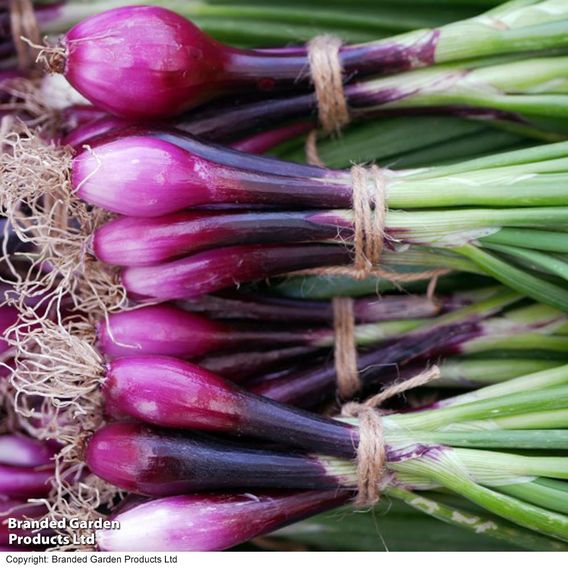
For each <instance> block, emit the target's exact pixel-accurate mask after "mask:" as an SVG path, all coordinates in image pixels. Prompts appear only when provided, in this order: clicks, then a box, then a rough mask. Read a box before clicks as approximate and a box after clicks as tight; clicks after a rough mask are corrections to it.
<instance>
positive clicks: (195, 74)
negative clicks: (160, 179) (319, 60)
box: [51, 6, 566, 119]
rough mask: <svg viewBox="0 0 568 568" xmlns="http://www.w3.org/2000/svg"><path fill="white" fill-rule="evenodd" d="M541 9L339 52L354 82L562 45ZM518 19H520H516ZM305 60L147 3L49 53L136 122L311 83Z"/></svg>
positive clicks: (87, 28)
mask: <svg viewBox="0 0 568 568" xmlns="http://www.w3.org/2000/svg"><path fill="white" fill-rule="evenodd" d="M529 15H530V12H529ZM539 16H540V21H539V22H538V23H539V24H541V25H540V26H525V27H527V28H530V29H529V30H526V29H525V27H523V25H522V22H523V21H524V20H526V19H527V14H526V13H525V12H524V11H523V6H521V7H520V8H519V9H517V10H516V6H513V7H512V8H511V9H509V10H502V11H501V12H500V13H499V14H498V15H497V14H493V13H490V14H488V15H487V16H486V17H485V18H483V16H482V17H480V18H477V19H476V18H474V19H472V20H466V21H464V22H456V23H455V24H450V25H448V26H444V27H441V28H438V29H422V30H417V31H415V32H411V33H409V34H405V35H402V36H398V37H395V38H392V39H387V40H384V41H377V42H371V43H367V44H360V45H352V46H343V47H341V49H340V50H339V59H340V62H341V65H342V67H343V70H344V72H345V76H346V77H348V78H349V79H351V80H352V79H353V77H355V76H360V75H362V74H369V73H384V72H394V71H400V70H405V69H412V68H417V67H424V66H428V65H432V64H434V63H443V62H450V61H455V60H460V59H462V60H463V59H470V58H475V57H484V56H491V55H497V54H501V53H516V52H523V51H524V52H526V51H530V50H531V49H533V50H544V49H547V48H559V47H562V46H563V45H565V44H566V40H565V34H564V33H563V32H564V30H563V28H562V27H560V29H555V26H554V24H562V23H563V20H562V17H563V16H564V12H563V11H562V10H555V11H552V13H551V14H548V13H545V15H543V14H539ZM487 20H489V21H490V22H491V23H490V24H488V23H487ZM517 20H520V21H521V24H520V25H519V24H517V25H514V24H516V21H517ZM511 22H514V24H513V25H512V24H511ZM546 24H549V26H548V27H547V25H546ZM532 27H536V30H533V29H532ZM472 30H473V31H472ZM467 32H469V35H468V40H467V41H465V42H464V41H463V36H464V33H467ZM308 63H309V58H308V54H307V50H306V48H304V47H292V48H283V49H266V50H258V49H257V50H242V49H234V48H230V47H228V46H224V45H222V44H220V43H218V42H216V41H214V40H212V39H211V38H209V37H208V36H207V35H205V34H204V33H203V32H201V31H200V30H199V29H198V28H197V27H195V26H194V25H193V24H192V23H191V22H189V21H188V20H186V19H185V18H183V17H182V16H179V15H177V14H175V13H174V12H170V11H169V10H166V9H163V8H159V7H145V6H129V7H125V8H117V9H114V10H109V11H107V12H104V13H101V14H98V15H95V16H92V17H90V18H87V19H85V20H84V21H83V22H81V23H79V24H77V25H76V26H75V27H73V28H72V29H71V30H70V31H69V32H68V33H67V34H66V35H65V36H64V37H63V38H62V40H61V42H60V46H59V48H55V49H54V50H53V51H52V57H51V68H52V69H53V70H56V71H59V72H63V73H64V74H65V76H66V77H67V79H68V80H69V82H70V83H71V84H72V85H73V86H74V87H75V88H76V89H77V90H78V91H79V92H81V93H82V94H83V95H85V96H86V97H87V98H88V99H89V100H91V101H92V102H93V103H95V104H96V105H97V106H100V107H101V108H105V109H107V110H110V111H112V112H113V113H115V114H118V115H123V116H127V117H132V118H139V119H140V118H142V119H147V118H149V117H157V116H171V115H173V114H177V113H180V112H181V111H183V110H185V109H188V108H192V107H195V106H196V105H198V104H200V103H202V102H204V101H206V100H208V99H212V98H215V97H218V96H219V95H222V94H227V93H229V94H233V93H234V92H235V91H246V92H251V91H252V92H261V93H262V92H267V91H275V90H291V89H298V88H301V87H304V88H305V87H307V86H309V85H310V73H309V64H308Z"/></svg>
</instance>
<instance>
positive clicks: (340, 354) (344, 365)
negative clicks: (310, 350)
mask: <svg viewBox="0 0 568 568" xmlns="http://www.w3.org/2000/svg"><path fill="white" fill-rule="evenodd" d="M332 307H333V327H334V333H335V348H334V358H335V374H336V377H337V379H336V380H337V392H338V394H339V397H340V398H341V399H342V400H349V399H350V398H352V397H353V395H354V394H355V393H356V392H358V391H359V390H360V388H361V381H360V380H359V372H358V371H357V347H356V345H355V315H354V313H353V299H352V298H343V297H337V298H333V301H332Z"/></svg>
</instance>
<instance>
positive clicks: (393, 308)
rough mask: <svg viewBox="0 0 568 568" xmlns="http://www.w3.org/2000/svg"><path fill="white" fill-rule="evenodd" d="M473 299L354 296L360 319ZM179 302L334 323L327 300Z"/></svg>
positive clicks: (410, 314) (441, 308) (228, 312)
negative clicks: (356, 297)
mask: <svg viewBox="0 0 568 568" xmlns="http://www.w3.org/2000/svg"><path fill="white" fill-rule="evenodd" d="M471 303H472V300H468V298H467V297H464V298H463V299H461V298H459V296H456V297H454V296H441V297H436V298H432V299H430V298H427V297H426V296H411V295H404V294H401V295H396V296H395V295H382V296H380V297H377V296H371V297H367V298H358V299H354V301H353V315H354V316H355V320H356V321H357V322H358V323H368V322H379V321H388V320H395V319H418V318H426V317H432V316H435V315H437V314H439V313H440V312H445V311H449V310H452V309H457V308H459V307H464V306H466V305H469V304H471ZM178 305H180V306H182V307H183V308H185V309H187V310H190V311H194V312H204V313H207V314H208V315H210V316H212V317H215V318H219V319H250V320H262V321H277V322H291V321H292V322H301V323H307V322H310V323H333V306H332V303H331V302H325V301H315V300H298V299H294V298H281V297H277V296H261V295H246V294H244V293H239V294H235V293H233V294H230V293H227V294H225V295H223V296H219V295H217V296H203V297H201V298H199V300H195V301H191V300H185V301H183V300H182V301H181V302H178Z"/></svg>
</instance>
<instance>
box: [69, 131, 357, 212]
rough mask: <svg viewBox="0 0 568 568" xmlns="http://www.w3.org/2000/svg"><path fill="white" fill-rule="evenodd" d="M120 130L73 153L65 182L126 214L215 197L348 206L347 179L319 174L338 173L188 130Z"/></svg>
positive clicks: (172, 208) (84, 195)
mask: <svg viewBox="0 0 568 568" xmlns="http://www.w3.org/2000/svg"><path fill="white" fill-rule="evenodd" d="M128 132H129V131H119V133H118V132H116V133H111V134H112V135H113V136H112V138H111V139H108V138H106V137H103V138H98V139H97V142H98V143H97V144H93V146H94V148H93V150H90V149H87V150H85V151H83V152H81V153H79V154H78V155H77V156H76V157H75V158H74V159H73V162H72V167H71V178H72V185H73V187H74V189H75V192H76V194H77V195H78V196H79V197H81V198H82V199H84V200H85V201H87V202H88V203H90V204H92V205H97V206H99V207H102V208H104V209H107V210H109V211H112V212H114V213H120V214H123V215H130V216H132V217H158V216H160V215H166V214H169V213H175V212H176V211H181V210H183V209H188V208H192V207H197V206H201V205H212V204H216V203H236V204H239V205H241V206H243V205H247V204H253V205H264V204H268V205H271V206H272V207H278V206H286V205H292V206H293V207H294V208H296V207H301V206H303V205H304V206H314V207H318V208H324V209H327V208H330V209H334V208H341V207H344V208H345V207H347V208H348V207H350V203H351V190H350V188H349V186H348V185H345V184H342V185H337V184H336V185H333V184H331V183H329V182H326V180H325V179H324V177H325V176H328V177H337V176H343V175H344V174H343V173H342V172H332V171H329V170H325V169H322V168H316V167H312V166H303V165H301V164H300V165H295V164H292V163H291V162H282V161H280V160H275V159H271V158H265V157H262V156H253V155H249V154H245V153H243V152H237V151H235V150H231V149H227V148H221V147H217V146H213V145H206V144H202V143H199V142H198V141H196V140H193V139H191V138H190V137H189V136H188V135H180V134H170V135H168V134H166V133H161V134H160V133H154V134H152V135H150V134H148V135H136V134H128ZM271 170H272V171H271ZM287 172H288V173H287ZM311 175H315V176H318V178H315V177H314V178H310V177H308V176H311Z"/></svg>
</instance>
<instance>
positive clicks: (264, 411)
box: [102, 356, 358, 458]
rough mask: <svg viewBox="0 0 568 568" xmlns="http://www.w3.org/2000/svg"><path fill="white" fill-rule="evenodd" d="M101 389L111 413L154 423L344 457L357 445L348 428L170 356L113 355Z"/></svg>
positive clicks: (352, 453) (356, 436)
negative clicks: (220, 433)
mask: <svg viewBox="0 0 568 568" xmlns="http://www.w3.org/2000/svg"><path fill="white" fill-rule="evenodd" d="M102 389H103V395H104V398H105V401H106V406H107V412H108V413H109V414H110V415H111V416H112V415H118V416H119V417H123V416H130V417H131V418H134V419H136V420H140V421H141V422H146V423H148V424H153V425H156V426H163V427H166V428H180V429H195V430H204V431H211V432H227V433H231V434H234V435H243V436H253V437H256V438H263V439H266V440H271V441H274V442H279V443H282V444H285V445H286V446H289V447H297V448H303V449H306V450H313V451H316V452H318V453H321V454H328V455H336V456H340V457H347V458H352V457H353V455H354V451H355V450H354V448H356V447H357V444H358V433H357V430H356V429H354V428H352V427H351V426H348V425H346V424H343V423H341V422H338V421H335V420H331V419H326V418H321V417H319V416H317V415H315V414H312V413H309V412H305V411H302V410H297V409H295V408H292V407H287V406H285V405H281V404H278V403H276V402H274V401H271V400H269V399H266V398H263V397H259V396H255V395H253V394H251V393H248V392H246V391H245V390H243V389H241V388H239V387H238V386H237V385H235V384H233V383H230V382H229V381H226V380H225V379H222V378H220V377H218V376H217V375H214V374H213V373H211V372H209V371H206V370H205V369H202V368H200V367H198V366H197V365H193V364H191V363H187V362H185V361H181V360H178V359H174V358H171V357H157V356H147V357H142V356H140V357H125V358H123V359H117V360H115V361H113V362H111V363H110V364H109V365H108V369H107V374H106V377H105V380H104V382H103V386H102Z"/></svg>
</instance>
